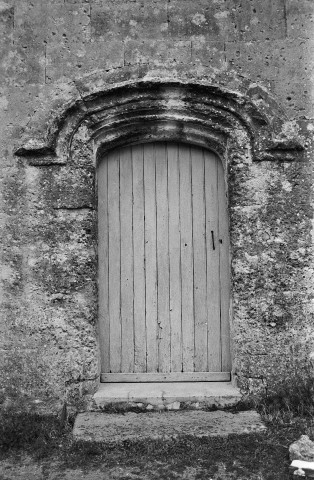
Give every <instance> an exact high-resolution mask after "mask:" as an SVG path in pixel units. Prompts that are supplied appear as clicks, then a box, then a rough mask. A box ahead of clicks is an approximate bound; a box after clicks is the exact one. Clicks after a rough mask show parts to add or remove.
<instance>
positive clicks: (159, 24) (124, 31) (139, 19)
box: [91, 0, 168, 41]
mask: <svg viewBox="0 0 314 480" xmlns="http://www.w3.org/2000/svg"><path fill="white" fill-rule="evenodd" d="M91 26H92V35H93V38H103V39H105V40H106V41H110V40H124V39H129V38H133V39H137V40H139V39H143V38H149V39H153V38H154V39H160V38H163V37H164V36H165V33H166V32H167V28H168V23H167V2H166V0H162V1H156V0H148V1H146V0H145V1H144V0H138V1H134V0H109V1H106V2H101V1H96V2H93V4H92V9H91Z"/></svg>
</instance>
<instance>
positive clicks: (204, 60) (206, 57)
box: [192, 36, 226, 69]
mask: <svg viewBox="0 0 314 480" xmlns="http://www.w3.org/2000/svg"><path fill="white" fill-rule="evenodd" d="M192 62H193V63H196V64H200V65H202V66H205V65H206V66H209V67H212V68H218V69H225V68H226V56H225V48H224V43H223V42H222V41H219V42H217V41H207V40H206V38H205V37H202V36H199V37H197V38H195V39H193V41H192Z"/></svg>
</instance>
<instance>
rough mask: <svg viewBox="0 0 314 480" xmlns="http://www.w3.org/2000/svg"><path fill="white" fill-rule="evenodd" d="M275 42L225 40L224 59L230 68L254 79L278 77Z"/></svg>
mask: <svg viewBox="0 0 314 480" xmlns="http://www.w3.org/2000/svg"><path fill="white" fill-rule="evenodd" d="M276 45H277V44H276V42H273V41H263V40H259V41H255V42H235V43H233V42H227V43H226V46H225V56H226V61H227V62H228V64H229V67H230V68H233V69H236V70H237V71H238V72H239V73H240V74H242V75H246V76H249V77H250V78H251V79H252V80H255V81H261V80H262V81H267V82H270V81H272V80H275V79H278V71H279V59H278V49H277V48H276Z"/></svg>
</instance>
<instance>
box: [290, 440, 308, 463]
mask: <svg viewBox="0 0 314 480" xmlns="http://www.w3.org/2000/svg"><path fill="white" fill-rule="evenodd" d="M289 457H290V460H304V461H306V462H313V464H314V442H312V440H310V439H309V437H308V436H307V435H301V437H300V438H299V440H297V441H296V442H294V443H292V444H291V445H290V447H289Z"/></svg>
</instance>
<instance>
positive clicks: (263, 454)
mask: <svg viewBox="0 0 314 480" xmlns="http://www.w3.org/2000/svg"><path fill="white" fill-rule="evenodd" d="M196 413H199V412H196ZM200 413H201V415H203V414H204V413H205V412H200ZM213 413H214V414H215V415H214V416H215V422H214V423H216V426H217V425H218V424H219V415H218V414H219V413H223V412H213ZM225 413H226V414H227V415H225V421H224V423H220V425H219V428H220V429H223V430H224V431H223V432H222V431H221V433H223V435H224V436H220V433H219V432H218V431H217V429H216V431H215V429H214V427H213V430H212V432H211V433H212V434H213V435H215V436H209V435H208V432H207V434H206V435H203V434H202V429H204V419H203V420H202V421H199V425H197V424H196V423H195V422H196V419H194V423H193V422H192V423H191V425H190V428H187V427H188V422H186V421H185V412H172V414H171V415H170V416H169V415H168V414H164V416H165V417H164V418H165V419H166V418H169V422H168V426H167V428H168V429H169V428H171V423H172V421H173V420H172V418H171V417H172V416H173V415H178V417H177V418H176V420H177V421H176V425H177V427H176V428H177V429H178V430H177V431H176V435H175V436H172V437H171V436H169V435H168V437H167V436H160V435H159V433H160V431H159V432H158V431H157V429H156V423H155V422H154V421H151V422H148V423H147V422H146V423H145V422H142V423H143V424H144V427H145V428H144V429H142V432H143V431H146V434H145V435H143V437H142V438H141V436H140V435H139V437H138V438H137V439H131V438H130V439H126V437H125V434H126V432H127V430H128V427H127V426H126V425H125V426H124V427H123V425H122V424H121V425H120V426H119V422H120V423H121V419H120V414H117V416H116V421H117V424H116V426H117V429H116V431H114V428H113V427H114V421H115V420H114V417H115V414H112V415H111V417H113V418H112V419H111V420H110V422H111V424H112V425H111V427H112V432H113V434H114V435H115V436H116V439H115V440H116V441H114V442H111V443H110V442H109V443H99V442H95V441H92V442H86V441H85V442H82V441H77V440H76V441H74V440H73V436H72V429H68V432H67V433H63V434H60V435H59V436H58V434H56V435H54V436H53V438H52V437H51V438H49V431H48V428H47V431H46V432H45V431H41V432H40V433H39V434H38V436H37V437H36V436H33V438H32V440H30V439H27V438H26V439H25V442H26V443H25V445H22V444H21V442H19V443H17V444H16V445H12V447H11V448H10V449H8V450H7V451H2V453H1V452H0V480H13V479H14V480H81V479H84V480H107V479H108V480H111V479H112V480H122V479H123V480H125V479H137V480H146V479H147V480H148V479H149V480H151V479H152V480H164V479H186V480H196V479H197V480H199V479H204V480H210V479H213V480H234V479H241V480H285V479H289V464H290V462H289V454H288V450H289V445H290V444H291V443H292V442H293V441H295V440H296V439H298V438H300V435H302V434H305V433H309V431H310V430H311V431H312V430H313V426H312V425H309V420H305V419H303V420H302V419H295V418H289V419H287V421H286V420H285V421H283V420H282V418H281V419H280V421H278V419H276V418H275V417H274V418H269V417H268V418H267V417H265V418H264V421H266V424H267V430H266V431H265V430H264V431H262V429H261V428H258V427H259V425H260V426H261V423H259V422H260V421H259V419H258V417H257V416H256V413H252V419H251V420H252V421H251V427H252V428H251V431H249V429H248V424H249V423H250V421H249V413H247V412H244V415H243V413H240V414H235V415H234V417H233V418H232V417H230V415H232V414H231V413H230V412H225ZM135 415H136V414H131V415H128V416H126V418H125V420H126V424H129V426H131V427H132V422H134V421H135V419H136V417H135ZM138 415H145V414H138ZM152 415H154V414H148V415H147V419H149V418H151V419H152V420H153V417H152ZM166 415H167V417H166ZM236 417H237V418H238V419H241V420H242V425H240V434H239V430H238V432H236V431H235V423H236V420H235V419H236ZM244 417H246V418H244ZM189 422H190V419H189ZM214 423H213V424H214ZM245 424H246V426H245ZM254 424H255V426H256V428H255V429H254V428H253V425H254ZM15 425H16V435H17V436H18V435H19V433H20V430H21V429H22V428H23V425H22V424H21V425H20V426H19V425H18V424H15ZM159 425H160V424H159ZM180 425H181V426H182V425H183V426H184V428H183V429H182V430H181V432H180ZM107 428H108V431H109V430H110V428H109V426H108V425H107ZM159 428H160V427H159ZM197 429H199V431H198V432H197V431H196V430H197ZM241 429H242V430H241ZM149 431H150V432H151V436H149V435H148V434H147V432H149ZM313 431H314V430H313ZM119 432H120V433H121V437H120V440H119V438H118V437H117V435H118V436H119ZM195 433H196V434H195ZM198 433H200V435H198ZM203 433H206V431H205V432H203ZM217 434H218V436H217ZM309 434H310V433H309ZM170 437H171V438H170Z"/></svg>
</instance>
